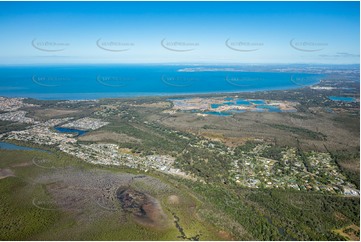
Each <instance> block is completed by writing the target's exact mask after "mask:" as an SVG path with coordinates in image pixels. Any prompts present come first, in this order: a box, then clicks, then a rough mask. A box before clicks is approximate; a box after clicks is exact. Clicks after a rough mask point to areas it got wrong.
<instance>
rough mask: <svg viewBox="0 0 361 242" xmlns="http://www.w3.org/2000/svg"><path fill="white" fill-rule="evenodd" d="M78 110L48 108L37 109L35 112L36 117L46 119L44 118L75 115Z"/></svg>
mask: <svg viewBox="0 0 361 242" xmlns="http://www.w3.org/2000/svg"><path fill="white" fill-rule="evenodd" d="M77 112H79V110H77V109H54V108H48V109H37V110H36V111H35V115H36V116H40V117H46V118H54V117H60V116H67V115H68V114H73V113H77Z"/></svg>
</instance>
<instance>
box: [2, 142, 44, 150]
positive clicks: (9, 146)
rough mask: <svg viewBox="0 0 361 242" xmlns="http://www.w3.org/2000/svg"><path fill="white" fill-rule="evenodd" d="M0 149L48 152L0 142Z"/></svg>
mask: <svg viewBox="0 0 361 242" xmlns="http://www.w3.org/2000/svg"><path fill="white" fill-rule="evenodd" d="M0 149H1V150H36V151H43V152H48V151H45V150H41V149H36V148H31V147H26V146H19V145H14V144H11V143H7V142H0Z"/></svg>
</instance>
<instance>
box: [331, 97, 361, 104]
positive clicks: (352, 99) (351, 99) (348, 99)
mask: <svg viewBox="0 0 361 242" xmlns="http://www.w3.org/2000/svg"><path fill="white" fill-rule="evenodd" d="M328 98H329V99H330V100H332V101H340V102H348V103H351V102H356V99H355V98H353V97H342V96H329V97H328Z"/></svg>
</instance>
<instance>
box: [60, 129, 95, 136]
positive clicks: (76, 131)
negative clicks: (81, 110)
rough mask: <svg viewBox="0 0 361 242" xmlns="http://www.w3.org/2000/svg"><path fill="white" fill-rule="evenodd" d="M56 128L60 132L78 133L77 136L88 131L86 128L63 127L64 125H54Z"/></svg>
mask: <svg viewBox="0 0 361 242" xmlns="http://www.w3.org/2000/svg"><path fill="white" fill-rule="evenodd" d="M54 129H55V130H56V131H58V132H60V133H70V134H76V135H77V136H81V135H84V134H86V133H87V132H88V131H86V130H80V129H70V128H63V127H54Z"/></svg>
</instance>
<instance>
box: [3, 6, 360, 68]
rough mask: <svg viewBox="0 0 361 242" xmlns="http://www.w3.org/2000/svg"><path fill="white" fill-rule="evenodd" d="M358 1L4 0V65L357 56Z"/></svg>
mask: <svg viewBox="0 0 361 242" xmlns="http://www.w3.org/2000/svg"><path fill="white" fill-rule="evenodd" d="M359 4H360V3H359V2H0V33H1V34H0V64H34V63H330V64H351V63H352V64H353V63H359V59H360V56H359V53H360V48H359V47H360V38H359V36H360V25H359V23H360V20H359V19H360V12H359V11H360V10H359V9H360V7H359Z"/></svg>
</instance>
